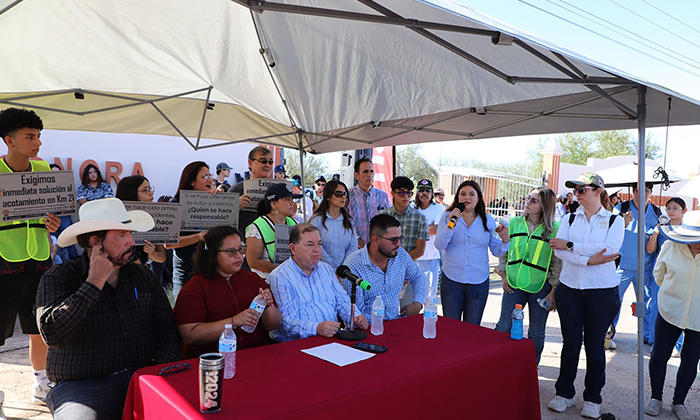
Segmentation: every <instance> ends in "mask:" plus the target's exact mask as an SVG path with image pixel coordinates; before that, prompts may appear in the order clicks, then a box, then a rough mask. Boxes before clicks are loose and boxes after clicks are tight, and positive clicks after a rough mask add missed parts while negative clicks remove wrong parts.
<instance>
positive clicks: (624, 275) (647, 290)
mask: <svg viewBox="0 0 700 420" xmlns="http://www.w3.org/2000/svg"><path fill="white" fill-rule="evenodd" d="M617 275H618V276H620V304H622V299H623V297H624V295H625V292H626V291H627V288H628V287H629V285H630V283H632V284H633V285H634V294H635V296H636V295H637V270H620V269H618V270H617ZM658 294H659V286H658V285H657V284H656V281H654V273H653V272H652V271H651V270H647V269H645V270H644V306H645V311H644V341H645V342H648V343H649V344H654V323H655V322H656V316H657V315H658V313H659V307H658V305H657V303H656V300H657V297H658ZM636 300H637V299H636V298H635V301H636ZM619 318H620V312H619V311H618V314H617V315H616V316H615V320H614V321H613V323H614V324H615V325H617V321H618V319H619Z"/></svg>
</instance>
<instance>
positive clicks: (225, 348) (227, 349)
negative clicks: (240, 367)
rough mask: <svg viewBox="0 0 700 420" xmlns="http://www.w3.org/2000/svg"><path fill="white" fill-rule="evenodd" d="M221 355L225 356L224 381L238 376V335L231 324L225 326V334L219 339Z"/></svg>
mask: <svg viewBox="0 0 700 420" xmlns="http://www.w3.org/2000/svg"><path fill="white" fill-rule="evenodd" d="M219 353H221V354H223V355H224V379H231V378H233V375H235V374H236V333H235V332H233V328H232V327H231V324H226V325H224V332H222V333H221V336H220V337H219Z"/></svg>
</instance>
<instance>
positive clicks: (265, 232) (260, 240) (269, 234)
mask: <svg viewBox="0 0 700 420" xmlns="http://www.w3.org/2000/svg"><path fill="white" fill-rule="evenodd" d="M300 197H301V194H293V193H292V191H290V189H289V186H288V184H282V183H279V184H270V186H269V187H268V188H267V191H266V192H265V198H264V199H263V200H260V202H259V203H258V217H257V219H255V220H253V223H251V224H250V225H248V228H247V229H246V232H245V238H246V246H247V247H248V253H247V254H246V261H247V262H248V267H250V269H251V270H252V271H253V272H254V273H256V274H257V275H259V276H260V277H262V278H264V279H266V278H267V276H268V275H269V274H270V272H271V271H272V270H274V269H275V268H276V267H277V264H275V225H288V226H293V225H296V224H297V222H296V221H294V219H293V218H292V217H294V214H295V213H296V211H297V204H296V203H295V202H294V199H295V198H300Z"/></svg>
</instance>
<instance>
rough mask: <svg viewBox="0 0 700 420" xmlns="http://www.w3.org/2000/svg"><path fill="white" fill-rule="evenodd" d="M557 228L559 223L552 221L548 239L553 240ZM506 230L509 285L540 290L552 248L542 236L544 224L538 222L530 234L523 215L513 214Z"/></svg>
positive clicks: (522, 288)
mask: <svg viewBox="0 0 700 420" xmlns="http://www.w3.org/2000/svg"><path fill="white" fill-rule="evenodd" d="M558 230H559V222H554V232H552V233H550V235H549V237H548V238H547V239H553V238H554V237H555V236H556V235H557V231H558ZM508 233H509V234H510V248H509V249H508V263H507V264H506V278H507V279H508V284H509V285H511V286H512V287H515V288H516V289H520V290H524V291H526V292H528V293H537V292H539V291H540V290H542V287H543V286H544V282H545V281H546V280H547V272H548V271H549V263H550V261H551V260H552V247H551V246H549V243H548V242H545V241H544V240H543V238H542V234H543V233H544V225H543V224H540V225H539V226H537V227H536V228H535V230H533V231H532V233H530V232H529V230H528V228H527V221H525V217H524V216H521V217H515V218H513V219H510V224H509V225H508Z"/></svg>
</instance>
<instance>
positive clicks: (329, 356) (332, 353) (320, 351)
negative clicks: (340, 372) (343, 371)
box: [302, 343, 375, 366]
mask: <svg viewBox="0 0 700 420" xmlns="http://www.w3.org/2000/svg"><path fill="white" fill-rule="evenodd" d="M302 352H304V353H306V354H309V355H311V356H314V357H318V358H319V359H321V360H325V361H327V362H331V363H333V364H335V365H338V366H346V365H350V364H353V363H357V362H361V361H363V360H367V359H369V358H370V357H374V356H375V355H374V353H368V352H366V351H362V350H358V349H354V348H352V347H348V346H345V345H342V344H340V343H330V344H324V345H322V346H318V347H312V348H310V349H304V350H302Z"/></svg>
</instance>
